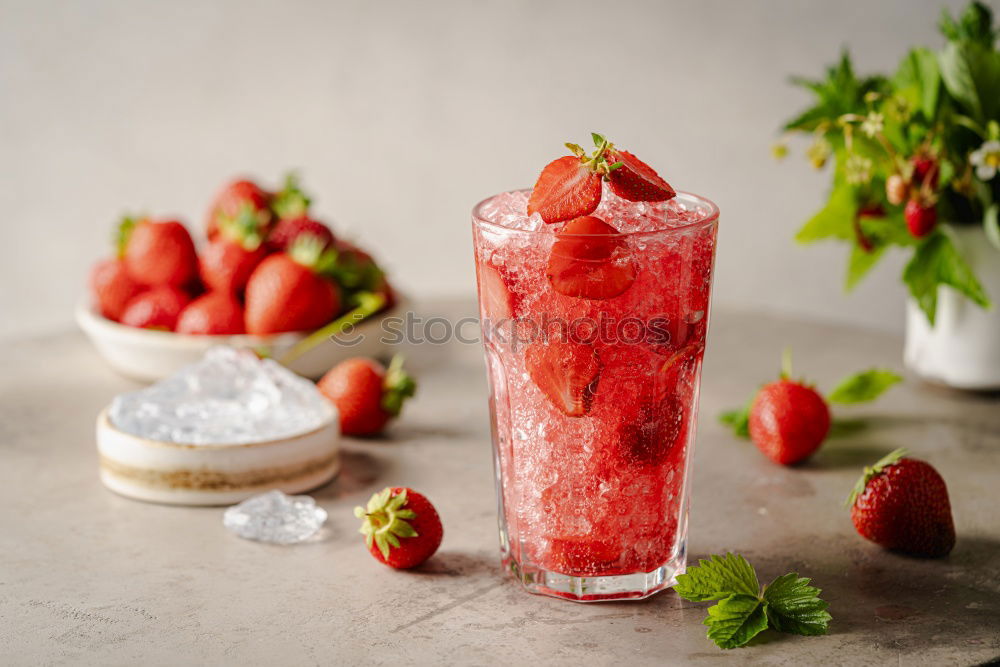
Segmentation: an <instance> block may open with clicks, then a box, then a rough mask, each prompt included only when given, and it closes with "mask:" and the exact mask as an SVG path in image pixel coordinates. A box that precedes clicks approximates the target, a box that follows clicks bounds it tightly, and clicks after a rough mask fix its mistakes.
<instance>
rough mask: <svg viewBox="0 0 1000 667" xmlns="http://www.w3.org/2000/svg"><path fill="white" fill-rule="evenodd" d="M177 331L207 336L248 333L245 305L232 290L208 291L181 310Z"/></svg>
mask: <svg viewBox="0 0 1000 667" xmlns="http://www.w3.org/2000/svg"><path fill="white" fill-rule="evenodd" d="M175 330H176V331H177V333H182V334H196V335H206V336H232V335H236V334H242V333H246V328H245V327H244V324H243V306H241V305H240V302H239V301H237V300H236V297H235V296H234V295H233V294H231V293H230V292H208V293H207V294H203V295H201V296H200V297H198V298H197V299H195V300H194V301H192V302H191V303H189V304H188V305H187V306H185V308H184V310H182V311H181V314H180V316H179V317H178V318H177V326H176V327H175Z"/></svg>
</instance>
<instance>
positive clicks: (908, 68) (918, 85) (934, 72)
mask: <svg viewBox="0 0 1000 667" xmlns="http://www.w3.org/2000/svg"><path fill="white" fill-rule="evenodd" d="M892 83H893V86H894V88H895V93H896V94H897V95H899V96H901V97H902V98H903V99H905V100H906V101H907V102H909V103H910V105H911V106H912V107H913V108H915V109H919V110H920V111H921V112H923V114H924V116H925V117H926V118H928V119H931V118H934V116H935V111H936V110H937V104H938V99H939V97H940V91H941V70H940V68H939V67H938V60H937V55H935V54H934V53H933V52H932V51H929V50H927V49H912V50H910V52H909V53H908V54H907V55H906V57H905V58H903V62H902V63H900V66H899V69H898V70H897V71H896V75H895V76H894V77H893V79H892Z"/></svg>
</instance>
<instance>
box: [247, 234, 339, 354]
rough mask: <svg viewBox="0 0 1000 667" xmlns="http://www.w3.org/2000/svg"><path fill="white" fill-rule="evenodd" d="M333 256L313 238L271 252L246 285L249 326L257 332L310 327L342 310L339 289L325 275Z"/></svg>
mask: <svg viewBox="0 0 1000 667" xmlns="http://www.w3.org/2000/svg"><path fill="white" fill-rule="evenodd" d="M331 261H332V259H331V257H330V255H328V254H327V253H325V252H324V251H323V249H322V247H320V246H319V244H316V243H315V242H313V240H312V239H308V238H307V239H300V240H299V241H297V242H296V243H295V244H294V245H293V246H292V247H291V248H290V249H289V251H288V252H287V253H284V252H279V253H276V254H274V255H270V256H268V257H267V258H266V259H265V260H264V261H262V262H261V263H260V264H259V265H257V268H256V269H254V272H253V273H252V274H251V275H250V279H249V280H248V281H247V287H246V298H245V301H246V312H245V316H246V329H247V333H250V334H254V335H267V334H274V333H280V332H283V331H310V330H313V329H318V328H319V327H321V326H323V325H324V324H327V323H329V322H330V321H331V320H333V319H334V318H335V317H336V316H337V313H339V312H340V305H341V301H340V293H339V292H338V290H337V288H336V287H335V286H334V284H333V283H332V282H331V281H330V280H328V279H327V278H326V277H325V276H324V275H323V273H324V271H325V270H327V269H328V265H329V264H330V263H331Z"/></svg>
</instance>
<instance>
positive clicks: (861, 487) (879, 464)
mask: <svg viewBox="0 0 1000 667" xmlns="http://www.w3.org/2000/svg"><path fill="white" fill-rule="evenodd" d="M907 454H909V452H908V451H906V449H904V448H902V447H900V448H899V449H895V450H893V451H891V452H889V453H888V454H886V455H885V456H883V457H882V458H880V459H879V460H878V461H876V463H875V465H873V466H865V471H864V474H862V475H861V478H860V479H859V480H858V481H857V482H855V484H854V488H853V489H851V495H849V496H848V497H847V501H846V502H845V503H844V506H845V507H853V506H854V503H855V501H857V499H858V496H860V495H861V494H862V493H864V492H865V487H867V486H868V482H870V481H871V479H872V477H875V476H876V475H878V474H879V473H881V472H882V471H883V470H885V469H886V468H888V467H889V466H891V465H893V464H896V463H899V460H900V459H902V458H903V457H905V456H906V455H907Z"/></svg>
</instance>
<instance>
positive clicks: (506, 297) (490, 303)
mask: <svg viewBox="0 0 1000 667" xmlns="http://www.w3.org/2000/svg"><path fill="white" fill-rule="evenodd" d="M479 285H480V287H479V295H480V300H481V301H482V304H483V310H484V311H485V313H486V317H487V318H489V319H490V320H492V321H493V322H495V323H497V322H499V321H500V320H505V319H510V318H511V317H514V294H513V293H512V292H511V291H510V288H508V287H507V281H506V280H505V279H504V276H503V274H502V273H501V271H500V269H498V268H496V267H495V266H493V265H491V264H480V265H479Z"/></svg>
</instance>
